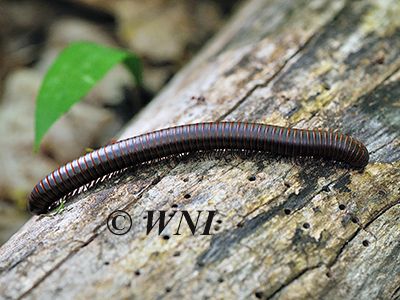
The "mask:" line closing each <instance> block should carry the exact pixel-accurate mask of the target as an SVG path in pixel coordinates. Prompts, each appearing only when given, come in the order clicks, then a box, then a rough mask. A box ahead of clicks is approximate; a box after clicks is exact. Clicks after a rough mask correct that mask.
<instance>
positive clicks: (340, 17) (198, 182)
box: [0, 0, 400, 299]
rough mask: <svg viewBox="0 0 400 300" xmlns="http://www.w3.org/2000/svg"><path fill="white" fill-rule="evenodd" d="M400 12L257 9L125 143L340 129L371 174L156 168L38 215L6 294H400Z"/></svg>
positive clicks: (285, 5)
mask: <svg viewBox="0 0 400 300" xmlns="http://www.w3.org/2000/svg"><path fill="white" fill-rule="evenodd" d="M399 12H400V3H399V2H398V1H394V0H393V1H383V0H381V1H379V0H375V1H372V0H369V1H328V0H326V1H323V0H318V1H305V0H304V1H297V0H284V1H272V0H254V1H248V2H247V3H245V4H244V5H243V6H242V7H240V8H239V9H238V12H237V14H236V16H235V17H234V18H233V19H232V21H231V22H230V24H229V25H228V26H227V27H226V28H225V29H224V30H223V31H222V32H220V33H219V34H218V35H217V36H216V37H215V38H214V40H213V41H212V42H211V43H210V44H209V45H207V47H206V48H205V49H204V50H203V52H202V53H200V54H199V55H198V56H197V58H196V59H195V60H193V61H192V62H191V63H190V64H189V65H188V66H187V67H186V68H185V69H184V70H182V71H181V72H180V73H179V74H178V75H177V76H176V77H175V78H174V79H173V80H172V81H171V83H170V84H169V86H168V87H166V88H165V89H164V90H163V92H162V93H160V94H159V96H158V97H156V98H155V99H154V100H153V101H152V102H151V103H150V105H149V106H148V107H147V108H146V109H145V110H143V111H142V112H141V113H140V114H139V116H138V117H137V118H136V119H134V120H133V121H132V122H131V124H130V126H129V127H127V129H126V131H125V132H124V133H123V134H122V136H121V138H122V137H128V136H133V135H137V134H140V133H143V132H147V131H151V130H155V129H159V128H163V127H166V126H171V125H180V124H185V123H194V122H200V121H201V122H203V121H221V120H226V121H248V122H265V123H272V124H276V125H279V126H294V127H297V128H313V129H319V130H332V131H340V132H343V133H345V134H349V135H351V136H354V137H355V138H357V139H359V140H361V141H363V142H365V144H366V146H367V148H368V149H369V151H370V163H369V164H368V165H367V166H366V168H365V170H364V171H363V172H359V171H356V170H350V169H348V168H346V167H344V166H337V165H335V164H330V163H328V162H323V161H318V160H317V161H315V160H310V159H307V158H298V159H294V158H285V157H273V156H270V155H268V154H251V153H222V152H217V153H214V154H212V155H203V156H201V155H200V156H183V157H177V158H175V159H173V160H171V161H165V160H163V161H160V162H158V163H155V164H152V165H144V166H142V167H140V168H138V169H135V170H130V171H129V172H126V173H124V174H120V175H118V176H115V177H113V178H111V179H109V180H105V181H104V182H103V183H102V184H100V185H97V186H96V187H95V188H92V189H90V190H89V191H86V192H84V193H83V194H81V195H78V196H76V198H73V199H71V202H70V203H69V205H68V206H67V211H66V212H64V214H62V215H58V216H56V217H54V218H48V217H33V218H32V219H31V220H30V221H29V222H28V223H27V224H26V226H25V227H24V228H22V229H21V230H20V231H19V232H18V233H17V234H16V235H14V236H13V237H12V238H11V239H10V240H9V241H8V242H7V243H6V244H5V245H4V246H3V247H2V248H1V251H0V272H1V276H0V295H3V297H5V298H7V297H8V298H13V299H21V298H23V299H31V298H39V297H40V298H42V299H50V298H51V299H53V298H55V297H57V298H75V299H98V298H102V297H103V298H104V297H109V298H119V299H120V298H135V299H177V298H178V299H188V298H190V299H208V298H210V299H294V298H296V299H396V298H398V297H399V296H400V276H399V274H400V261H399V260H400V258H399V257H400V256H399V251H400V250H399V249H400V247H399V240H400V239H399V235H400V228H399V227H400V225H399V224H400V222H399V218H400V217H399V199H400V197H399V196H400V185H399V183H400V172H399V171H400V163H399V157H400V135H399V133H400V128H399V124H400V122H399V121H400V104H399V103H400V102H399V101H400V100H399V99H400V53H399V52H400V21H399V20H400V19H399V18H398V15H399V14H398V13H399ZM192 96H196V97H199V96H203V97H204V98H205V101H194V100H193V99H191V98H192ZM78 200H79V201H78ZM116 209H123V210H125V211H127V212H128V213H129V214H130V215H131V217H132V220H133V227H132V230H131V231H130V232H129V233H128V234H126V235H123V236H116V235H113V234H112V233H110V231H108V229H107V226H106V220H107V217H108V215H109V214H110V213H111V212H112V211H114V210H116ZM146 210H168V211H169V212H172V211H174V210H178V211H179V210H188V211H190V212H191V215H192V216H194V215H195V214H196V211H198V210H203V211H204V210H218V215H217V216H216V219H215V223H213V227H212V236H202V235H200V234H195V235H192V234H191V232H190V230H189V228H188V227H187V226H183V227H182V228H181V231H180V233H181V235H174V233H176V228H177V227H176V226H178V223H179V219H175V218H174V219H172V221H171V226H168V227H167V228H166V229H165V231H164V232H163V233H162V235H161V236H158V234H157V232H154V231H153V232H151V233H150V234H149V235H146V220H145V219H143V217H145V215H146ZM217 221H218V222H217ZM200 223H201V226H203V227H200V228H204V220H203V221H201V222H200ZM199 232H202V230H201V229H200V230H199ZM167 236H168V239H167Z"/></svg>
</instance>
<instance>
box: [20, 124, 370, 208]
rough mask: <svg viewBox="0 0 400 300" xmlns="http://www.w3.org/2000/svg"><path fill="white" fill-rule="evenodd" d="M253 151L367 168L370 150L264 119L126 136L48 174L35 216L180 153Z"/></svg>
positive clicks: (38, 190) (34, 200)
mask: <svg viewBox="0 0 400 300" xmlns="http://www.w3.org/2000/svg"><path fill="white" fill-rule="evenodd" d="M220 149H222V150H223V149H230V150H253V151H267V152H270V153H272V154H279V155H288V156H312V157H319V158H326V159H333V160H336V161H342V162H345V163H348V164H350V165H351V166H353V167H355V168H363V167H364V166H366V165H367V164H368V160H369V154H368V150H367V148H366V147H365V146H364V144H362V143H361V142H359V141H358V140H356V139H354V138H352V137H349V136H348V135H344V134H339V133H337V132H331V131H323V130H307V129H296V128H290V127H280V126H275V125H269V124H262V123H246V122H207V123H197V124H188V125H181V126H175V127H169V128H165V129H161V130H157V131H153V132H149V133H145V134H141V135H138V136H135V137H132V138H128V139H125V140H121V141H118V142H115V143H112V144H110V145H107V146H104V147H102V148H99V149H97V150H95V151H92V152H90V153H87V154H86V155H83V156H81V157H79V158H77V159H75V160H73V161H71V162H69V163H67V164H66V165H64V166H62V167H60V168H58V169H57V170H55V171H54V172H52V173H50V174H49V175H47V176H46V177H45V178H43V179H42V180H41V181H40V182H39V183H38V184H37V185H36V186H35V187H34V188H33V190H32V192H31V194H30V196H29V203H28V206H29V211H30V212H31V213H32V214H42V213H47V212H48V211H49V209H50V207H51V206H52V205H53V204H54V203H55V202H57V201H58V200H60V199H61V198H63V197H65V196H67V195H69V194H71V193H72V192H73V191H75V190H76V189H79V188H80V187H82V186H85V185H87V184H89V183H91V182H93V181H94V180H97V179H99V178H101V177H103V176H105V175H107V174H111V173H113V172H116V171H120V170H123V169H125V168H128V167H131V166H134V165H138V164H141V163H144V162H149V161H152V160H157V159H161V158H165V157H168V156H171V155H175V154H181V153H190V152H196V151H206V150H220Z"/></svg>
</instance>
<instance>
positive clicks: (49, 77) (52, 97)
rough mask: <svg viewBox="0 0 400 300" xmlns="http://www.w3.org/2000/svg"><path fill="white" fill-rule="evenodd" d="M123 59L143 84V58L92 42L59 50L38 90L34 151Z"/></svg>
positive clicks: (137, 80) (78, 43)
mask: <svg viewBox="0 0 400 300" xmlns="http://www.w3.org/2000/svg"><path fill="white" fill-rule="evenodd" d="M121 62H122V63H124V65H125V67H126V68H127V69H128V70H129V71H130V72H131V73H132V75H133V77H134V78H135V80H136V83H137V85H138V86H140V87H143V78H142V68H141V64H140V59H139V58H138V57H137V56H136V55H135V54H132V53H130V52H127V51H122V50H118V49H112V48H108V47H105V46H103V45H99V44H94V43H89V42H76V43H73V44H71V45H70V46H68V47H67V48H65V49H64V50H63V51H62V52H61V53H60V55H59V56H58V57H57V59H56V61H55V62H54V63H53V65H52V66H51V67H50V69H49V70H48V72H47V74H46V76H45V78H44V80H43V84H42V87H41V88H40V91H39V95H38V99H37V105H36V115H35V141H34V152H37V149H38V147H39V145H40V142H41V140H42V139H43V137H44V135H45V134H46V132H47V131H48V130H49V128H50V127H51V125H52V124H53V123H54V122H55V121H56V120H57V119H58V118H59V117H61V116H62V115H63V114H64V113H66V112H67V111H68V109H70V108H71V106H72V105H74V104H75V103H76V102H78V101H79V100H81V99H82V98H83V97H84V96H85V95H86V94H87V93H88V92H89V91H90V90H91V89H92V88H93V87H94V86H95V85H96V84H97V83H98V82H99V81H100V80H101V79H102V78H103V77H104V75H106V73H107V72H108V71H109V70H110V69H111V68H112V67H114V66H115V65H116V64H118V63H121Z"/></svg>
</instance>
